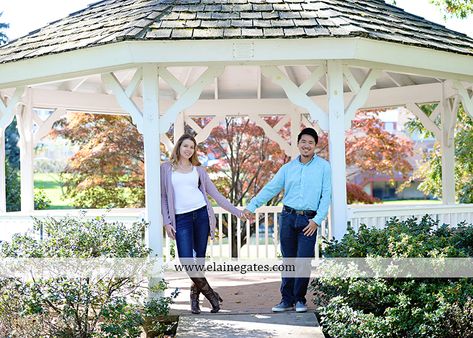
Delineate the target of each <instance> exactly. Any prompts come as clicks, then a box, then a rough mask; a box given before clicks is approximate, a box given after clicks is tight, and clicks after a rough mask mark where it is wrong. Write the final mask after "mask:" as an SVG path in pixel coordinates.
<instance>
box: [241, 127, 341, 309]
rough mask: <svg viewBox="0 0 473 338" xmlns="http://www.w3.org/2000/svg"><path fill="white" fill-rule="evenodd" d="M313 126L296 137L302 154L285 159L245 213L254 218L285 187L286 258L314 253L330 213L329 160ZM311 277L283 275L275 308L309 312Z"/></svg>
mask: <svg viewBox="0 0 473 338" xmlns="http://www.w3.org/2000/svg"><path fill="white" fill-rule="evenodd" d="M318 139H319V138H318V135H317V132H316V131H315V130H314V129H313V128H305V129H303V130H302V131H301V132H300V134H299V135H298V137H297V148H298V149H299V152H300V156H298V157H297V158H296V159H294V160H292V161H291V162H289V163H286V164H285V165H284V166H282V167H281V169H279V171H278V172H277V173H276V175H275V176H274V178H273V179H272V180H271V181H270V182H269V183H268V184H266V186H265V187H263V189H262V190H261V191H260V192H259V193H258V194H257V195H256V196H255V197H254V198H253V199H252V200H251V202H250V203H249V204H248V206H247V207H246V209H245V210H244V214H245V216H246V217H247V218H250V219H252V218H253V213H254V212H255V210H256V209H257V208H258V207H260V206H261V205H263V204H265V203H266V202H267V201H268V200H270V199H271V198H272V197H274V196H275V195H276V194H278V193H279V192H280V191H281V190H282V189H284V197H283V200H282V201H283V204H284V206H283V209H282V213H281V218H280V222H279V226H280V230H279V238H280V243H281V252H282V255H283V257H284V258H291V257H297V258H301V257H308V258H313V257H314V255H315V243H316V236H317V228H318V227H319V225H320V224H321V222H322V221H323V220H324V219H325V217H326V216H327V213H328V208H329V205H330V198H331V189H332V187H331V171H330V164H329V163H328V162H327V161H326V160H324V159H322V158H320V157H318V156H317V155H315V146H316V145H317V142H318ZM308 285H309V278H301V277H297V278H287V277H283V278H282V283H281V296H282V299H281V302H280V303H279V304H278V305H276V306H274V307H273V308H272V310H273V312H284V311H289V310H292V309H293V308H294V304H295V307H296V311H297V312H306V311H307V306H306V298H305V295H306V293H307V287H308Z"/></svg>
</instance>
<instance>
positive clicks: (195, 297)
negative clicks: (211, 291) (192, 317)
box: [191, 282, 200, 315]
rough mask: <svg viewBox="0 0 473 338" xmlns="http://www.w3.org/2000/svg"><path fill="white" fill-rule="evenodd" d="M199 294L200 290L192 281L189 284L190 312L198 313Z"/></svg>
mask: <svg viewBox="0 0 473 338" xmlns="http://www.w3.org/2000/svg"><path fill="white" fill-rule="evenodd" d="M199 295H200V290H199V288H198V287H197V285H195V283H194V282H193V283H192V285H191V312H192V313H193V314H196V315H198V314H199V313H200V306H199Z"/></svg>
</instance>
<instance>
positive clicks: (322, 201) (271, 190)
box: [246, 155, 332, 225]
mask: <svg viewBox="0 0 473 338" xmlns="http://www.w3.org/2000/svg"><path fill="white" fill-rule="evenodd" d="M282 189H284V197H283V200H282V202H283V204H284V205H287V206H288V207H291V208H293V209H296V210H315V211H317V215H316V216H315V217H314V218H313V221H314V222H315V223H317V224H319V225H320V224H321V222H322V221H323V220H324V219H325V218H326V217H327V213H328V208H329V206H330V198H331V195H332V193H331V190H332V181H331V170H330V164H329V163H328V162H327V161H326V160H324V159H322V158H320V157H318V156H316V155H314V157H313V158H312V159H311V160H310V161H309V162H307V163H302V162H301V161H300V156H298V157H297V158H296V159H294V160H292V161H291V162H289V163H286V164H285V165H283V166H282V167H281V169H279V171H278V172H277V173H276V175H275V176H274V177H273V179H272V180H271V181H270V182H269V183H268V184H266V185H265V186H264V188H263V189H261V191H260V192H259V193H258V194H257V195H256V196H255V197H254V198H253V199H252V200H251V202H250V203H249V204H248V206H247V207H246V208H247V209H248V210H250V211H251V212H255V210H256V208H258V207H260V206H262V205H263V204H265V203H266V202H267V201H269V200H270V199H271V198H273V197H274V196H275V195H276V194H278V193H279V192H280V191H281V190H282Z"/></svg>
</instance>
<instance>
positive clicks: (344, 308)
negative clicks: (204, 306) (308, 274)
mask: <svg viewBox="0 0 473 338" xmlns="http://www.w3.org/2000/svg"><path fill="white" fill-rule="evenodd" d="M324 253H325V255H326V256H327V257H409V258H412V257H433V258H434V257H435V258H439V257H466V256H471V255H472V254H473V227H472V226H471V225H470V226H468V225H466V224H459V225H458V226H457V227H451V226H448V225H445V224H444V225H439V224H438V222H437V221H434V220H433V219H431V218H430V217H428V216H425V217H423V218H422V219H421V220H420V221H416V220H415V219H414V218H412V219H408V220H406V221H402V222H401V221H399V220H397V219H396V218H393V219H391V220H390V221H389V222H387V224H386V227H385V228H382V229H369V228H368V227H367V226H366V225H361V226H360V228H359V229H358V231H354V230H353V229H349V231H348V232H347V234H346V235H345V236H344V237H343V238H342V239H341V240H340V241H332V242H330V243H328V247H327V249H326V250H325V252H324ZM311 289H312V290H313V292H314V293H313V295H314V302H315V304H316V305H317V306H318V307H319V310H320V315H321V324H322V325H323V328H324V330H325V331H326V332H327V333H328V334H329V335H330V336H332V337H337V338H345V337H370V338H375V337H376V338H377V337H379V338H381V337H383V338H384V337H393V338H394V337H425V338H427V337H429V338H435V337H437V338H440V337H442V338H447V337H471V333H472V332H473V321H471V320H468V318H470V317H471V315H472V303H471V298H472V297H473V281H472V280H471V279H449V278H442V279H427V278H424V279H420V278H418V279H409V278H405V279H402V278H400V279H396V278H390V279H389V278H371V279H362V278H320V279H316V280H314V281H313V283H312V285H311ZM467 320H468V321H467Z"/></svg>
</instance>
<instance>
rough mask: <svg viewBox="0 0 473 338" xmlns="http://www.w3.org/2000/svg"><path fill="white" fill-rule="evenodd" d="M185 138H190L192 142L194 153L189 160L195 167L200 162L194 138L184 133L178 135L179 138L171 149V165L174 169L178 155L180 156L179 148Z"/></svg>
mask: <svg viewBox="0 0 473 338" xmlns="http://www.w3.org/2000/svg"><path fill="white" fill-rule="evenodd" d="M185 140H191V141H192V142H193V143H194V153H193V154H192V156H191V158H190V161H191V163H192V165H193V166H196V167H198V166H200V165H201V163H200V161H199V159H198V157H197V142H196V141H195V138H194V137H193V136H192V135H189V134H184V135H182V136H181V137H179V139H178V140H177V142H176V145H175V146H174V149H173V150H172V154H171V165H172V167H173V168H174V169H176V168H177V165H178V162H179V156H180V152H179V150H180V149H181V146H182V143H183V142H184V141H185Z"/></svg>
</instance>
